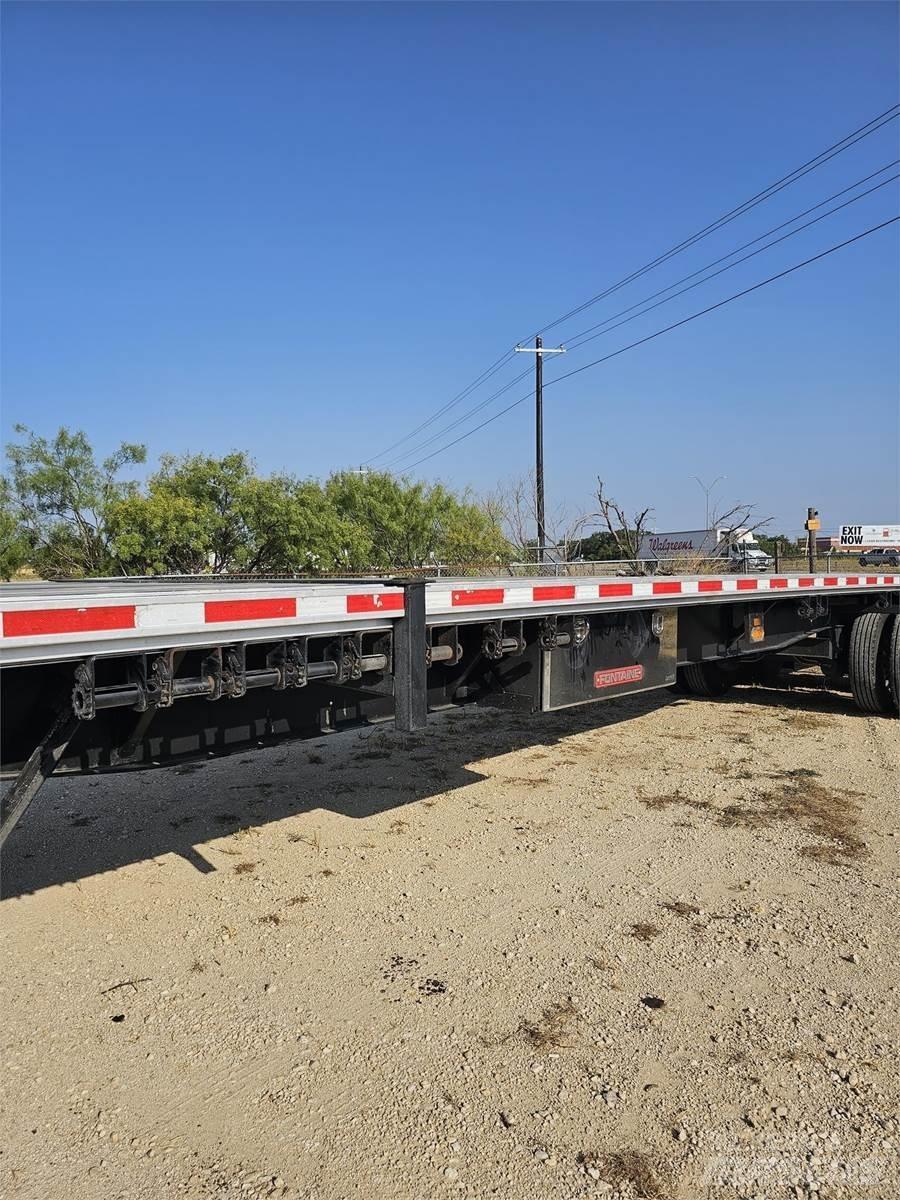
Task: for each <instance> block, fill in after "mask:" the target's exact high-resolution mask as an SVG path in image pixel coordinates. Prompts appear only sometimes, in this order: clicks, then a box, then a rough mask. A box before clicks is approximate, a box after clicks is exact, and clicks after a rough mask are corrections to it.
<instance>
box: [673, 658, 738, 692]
mask: <svg viewBox="0 0 900 1200" xmlns="http://www.w3.org/2000/svg"><path fill="white" fill-rule="evenodd" d="M678 683H679V685H680V687H681V688H682V689H683V690H684V691H685V692H690V694H691V695H692V696H724V695H725V693H726V692H727V691H728V689H729V688H730V687H731V678H730V676H729V675H727V674H726V673H725V671H723V669H722V667H721V666H720V665H719V663H717V662H701V663H689V664H688V665H687V666H686V667H681V668H679V671H678Z"/></svg>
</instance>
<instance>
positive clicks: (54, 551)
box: [7, 425, 146, 577]
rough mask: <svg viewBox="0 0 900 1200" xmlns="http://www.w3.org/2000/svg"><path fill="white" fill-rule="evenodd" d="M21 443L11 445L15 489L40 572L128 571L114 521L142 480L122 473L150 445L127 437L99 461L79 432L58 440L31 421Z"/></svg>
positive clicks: (31, 552)
mask: <svg viewBox="0 0 900 1200" xmlns="http://www.w3.org/2000/svg"><path fill="white" fill-rule="evenodd" d="M15 428H16V433H18V434H21V435H23V437H24V439H25V440H24V441H23V442H22V443H13V444H11V445H10V446H9V447H8V448H7V457H8V458H9V461H10V463H11V466H12V480H11V483H12V489H13V492H14V494H15V499H16V505H17V510H18V519H19V523H20V534H19V536H20V537H21V538H23V539H24V540H26V541H27V543H28V546H29V558H30V561H31V563H32V565H33V566H34V568H35V570H36V571H38V572H39V573H40V574H46V575H63V576H72V577H77V576H80V575H104V574H110V573H116V572H118V571H119V570H120V569H121V565H120V563H119V562H118V561H117V559H116V557H115V554H114V553H113V551H112V548H111V545H110V537H109V527H108V518H109V512H110V509H111V508H112V506H113V505H114V504H115V503H117V502H118V501H119V500H121V499H123V498H125V497H127V496H129V495H133V494H134V493H135V491H136V488H137V485H136V484H135V483H132V482H123V481H122V480H120V479H119V478H118V476H119V474H120V472H121V471H122V470H123V468H125V467H127V466H131V465H134V464H137V463H142V462H144V460H145V457H146V451H145V449H144V447H143V446H140V445H136V444H134V443H130V442H123V443H122V444H121V445H120V446H119V448H118V450H116V451H115V453H113V454H111V455H110V456H109V458H107V459H104V460H103V462H101V463H98V462H97V459H96V456H95V454H94V450H93V447H92V446H91V444H90V442H89V441H88V439H87V437H86V436H85V434H84V433H82V432H81V431H80V430H77V431H75V432H72V431H70V430H68V429H66V428H62V429H60V430H59V432H58V433H57V434H56V436H55V437H54V438H52V439H49V440H48V439H47V438H43V437H39V436H38V435H37V434H36V433H33V432H32V431H31V430H30V429H28V428H27V427H26V426H24V425H17V426H16V427H15Z"/></svg>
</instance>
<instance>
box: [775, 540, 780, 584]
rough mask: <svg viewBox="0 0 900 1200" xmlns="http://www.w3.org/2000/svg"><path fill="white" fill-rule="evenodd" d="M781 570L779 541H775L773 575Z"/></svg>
mask: <svg viewBox="0 0 900 1200" xmlns="http://www.w3.org/2000/svg"><path fill="white" fill-rule="evenodd" d="M780 570H781V540H780V538H776V539H775V574H776V575H777V574H778V572H779V571H780Z"/></svg>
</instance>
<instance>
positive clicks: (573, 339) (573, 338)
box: [566, 158, 900, 350]
mask: <svg viewBox="0 0 900 1200" xmlns="http://www.w3.org/2000/svg"><path fill="white" fill-rule="evenodd" d="M898 163H900V158H895V159H894V160H893V162H889V163H885V165H884V166H883V167H879V168H878V170H877V171H873V172H872V173H871V174H870V175H865V176H863V178H862V179H857V180H856V182H855V183H851V184H849V185H848V186H847V187H845V188H841V190H840V191H839V192H833V193H832V195H830V196H826V197H825V199H824V200H820V201H819V203H818V204H813V205H812V207H811V208H806V209H804V210H803V212H801V213H797V214H796V216H793V217H790V218H789V219H788V220H787V221H782V222H781V224H780V225H775V226H773V227H772V228H771V229H767V230H766V232H765V233H761V234H760V235H759V237H755V238H751V240H750V241H749V242H744V244H743V246H737V247H736V248H735V249H734V250H729V252H728V253H727V254H723V255H722V256H721V257H720V258H715V259H713V261H712V262H710V263H707V264H706V265H705V266H703V267H698V268H697V270H696V271H691V272H690V273H689V274H688V275H682V277H681V278H680V279H676V280H675V282H674V283H670V284H668V285H667V286H666V287H664V288H660V290H659V291H658V292H654V293H653V294H652V295H650V296H645V297H644V299H643V300H638V301H637V302H636V303H634V304H630V305H629V306H628V308H623V309H621V311H620V312H617V313H613V314H612V316H610V317H607V318H606V319H605V320H603V321H598V322H597V324H596V325H588V327H587V329H582V330H581V331H580V333H572V334H569V336H568V337H567V338H566V348H567V349H568V350H573V349H577V345H576V343H577V342H578V339H579V338H581V337H584V335H585V334H587V333H592V332H593V331H594V330H595V329H600V328H601V326H603V325H608V324H609V323H610V321H615V319H616V318H617V317H623V316H624V315H625V314H626V313H630V312H633V311H634V310H635V309H636V308H640V306H641V305H642V304H647V303H648V302H649V301H650V300H655V299H656V297H657V296H662V295H664V294H665V293H666V292H669V291H671V290H672V288H675V287H678V285H679V284H680V283H687V281H688V280H689V279H693V278H694V277H695V276H696V275H700V274H702V272H703V271H708V270H709V269H710V267H716V266H718V265H719V263H721V262H725V260H726V259H727V258H731V257H732V256H733V255H735V254H740V252H741V251H742V250H748V249H749V248H750V247H751V246H755V245H756V243H757V242H761V241H762V240H763V238H767V237H769V236H771V234H773V233H777V232H778V231H779V229H786V228H787V227H788V225H793V223H794V222H795V221H800V220H802V219H803V217H806V216H809V214H810V213H811V212H815V211H816V209H817V208H822V207H823V205H825V204H830V203H831V201H832V200H837V199H838V197H839V196H845V195H846V194H847V192H852V191H853V189H854V188H856V187H861V186H862V185H863V184H864V183H868V182H869V180H870V179H874V178H875V177H876V176H877V175H881V174H882V173H883V172H884V171H889V170H890V169H891V167H896V166H897V164H898ZM896 178H897V176H896V175H894V176H892V179H896ZM885 182H886V183H890V182H891V180H886V181H885ZM878 186H879V187H880V186H881V184H879V185H878ZM870 190H871V191H874V190H875V189H874V188H872V189H870ZM861 195H863V196H865V195H868V192H863V193H861ZM854 198H855V199H859V198H860V197H859V196H857V197H854ZM832 211H833V212H837V211H838V210H837V209H833V210H832ZM774 244H775V243H774V242H773V243H772V245H774Z"/></svg>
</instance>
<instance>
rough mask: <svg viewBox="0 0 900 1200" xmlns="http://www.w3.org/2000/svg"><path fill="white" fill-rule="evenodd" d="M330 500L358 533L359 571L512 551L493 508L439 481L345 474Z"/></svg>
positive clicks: (331, 484) (329, 492) (336, 478)
mask: <svg viewBox="0 0 900 1200" xmlns="http://www.w3.org/2000/svg"><path fill="white" fill-rule="evenodd" d="M325 497H326V499H327V501H328V503H329V504H330V505H331V506H332V507H333V509H334V511H335V513H337V514H338V516H339V517H340V518H342V519H343V520H345V521H347V522H349V523H350V524H351V525H352V526H353V527H355V528H356V529H357V530H358V531H359V537H358V540H357V542H356V543H355V546H354V555H353V559H352V561H353V565H354V569H355V570H389V571H393V570H402V569H404V568H408V567H421V566H425V565H427V564H429V563H432V562H435V561H450V562H461V561H462V562H484V561H486V560H488V559H492V558H494V557H496V555H497V554H503V553H504V552H505V551H508V546H507V545H506V542H505V539H504V537H503V533H502V531H501V529H500V527H499V525H498V523H497V521H496V519H495V515H494V514H493V513H492V512H491V511H490V510H487V509H485V508H483V507H482V506H481V505H479V504H477V503H476V502H475V501H474V500H473V498H472V497H471V496H470V495H469V494H467V493H466V494H464V495H462V496H456V495H454V494H453V493H452V492H449V491H448V490H447V489H446V488H445V487H444V486H443V485H442V484H439V483H438V484H425V483H411V482H410V481H409V480H407V479H402V478H398V477H397V476H394V475H390V474H388V473H386V472H381V471H370V472H368V473H367V474H365V475H360V474H357V473H356V472H355V471H341V472H338V473H337V474H334V475H332V476H331V477H330V478H329V479H328V481H327V483H326V484H325ZM360 553H361V555H362V557H356V555H358V554H360Z"/></svg>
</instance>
